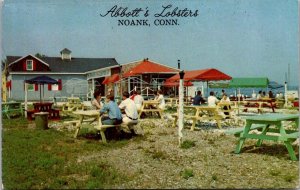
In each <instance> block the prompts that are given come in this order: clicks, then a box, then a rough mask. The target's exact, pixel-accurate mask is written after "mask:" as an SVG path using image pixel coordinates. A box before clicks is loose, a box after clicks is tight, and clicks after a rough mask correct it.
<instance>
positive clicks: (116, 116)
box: [100, 95, 122, 125]
mask: <svg viewBox="0 0 300 190" xmlns="http://www.w3.org/2000/svg"><path fill="white" fill-rule="evenodd" d="M105 101H106V104H104V106H103V107H102V108H101V110H100V115H102V114H104V113H106V112H108V117H102V124H103V125H118V124H121V123H122V113H121V110H120V108H119V107H118V104H117V103H116V102H114V96H112V95H107V96H106V100H105Z"/></svg>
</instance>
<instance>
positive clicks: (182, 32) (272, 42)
mask: <svg viewBox="0 0 300 190" xmlns="http://www.w3.org/2000/svg"><path fill="white" fill-rule="evenodd" d="M115 5H116V6H117V7H118V8H119V7H128V12H129V11H131V10H133V9H136V8H141V9H142V11H141V12H140V13H139V16H138V17H127V18H126V17H112V16H111V15H110V14H109V15H107V16H105V17H101V16H100V14H105V13H106V12H107V11H108V10H110V9H111V8H112V7H113V6H115ZM167 5H172V7H171V8H168V9H167V10H170V11H172V10H173V9H174V8H176V7H178V10H179V9H185V8H186V9H187V10H191V12H192V13H195V11H196V10H197V11H198V12H197V13H198V16H192V17H163V18H162V17H154V14H157V13H160V12H162V10H163V7H162V6H167ZM146 10H148V13H149V16H148V17H145V16H144V13H145V11H146ZM2 13H3V14H2V20H3V22H2V43H3V44H2V50H3V52H2V54H3V56H7V55H15V56H25V55H28V54H36V53H41V54H44V55H47V56H60V53H59V52H60V51H61V50H62V49H63V48H68V49H70V50H71V51H72V57H93V58H102V57H103V58H104V57H109V58H111V57H112V58H116V60H117V61H118V63H120V64H124V63H128V62H132V61H135V60H141V59H144V58H149V59H150V60H153V61H155V62H159V63H162V64H165V65H168V66H172V67H177V60H180V61H181V69H184V70H194V69H207V68H216V69H219V70H220V71H222V72H224V73H226V74H228V75H230V76H232V77H268V78H269V80H273V81H276V82H278V83H281V84H283V83H284V81H285V79H286V75H287V73H288V67H290V75H289V81H290V85H298V83H299V75H298V73H299V64H298V60H299V58H298V56H299V50H298V42H299V39H298V38H299V37H298V33H299V28H298V19H299V17H298V1H297V0H174V1H161V0H159V1H158V0H151V1H150V0H130V1H129V0H123V1H120V0H119V1H115V0H109V1H108V0H99V1H97V0H85V1H81V0H51V1H50V0H26V1H25V0H4V5H3V7H2ZM124 19H128V20H129V21H132V20H134V21H135V20H136V19H147V20H148V23H149V24H150V26H118V20H124ZM156 19H160V20H162V21H161V22H163V21H165V20H166V19H167V20H168V19H173V20H175V19H177V21H176V22H177V24H178V25H171V26H170V25H169V26H166V25H159V26H156V25H155V24H154V21H155V20H156ZM288 65H289V66H288Z"/></svg>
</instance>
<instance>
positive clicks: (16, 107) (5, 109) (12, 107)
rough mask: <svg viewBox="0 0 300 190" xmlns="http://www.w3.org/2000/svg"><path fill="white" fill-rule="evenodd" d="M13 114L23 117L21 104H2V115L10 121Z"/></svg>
mask: <svg viewBox="0 0 300 190" xmlns="http://www.w3.org/2000/svg"><path fill="white" fill-rule="evenodd" d="M11 113H20V114H21V115H22V116H23V108H22V105H21V102H2V114H3V115H5V116H6V117H7V118H8V119H10V114H11Z"/></svg>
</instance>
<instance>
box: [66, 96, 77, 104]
mask: <svg viewBox="0 0 300 190" xmlns="http://www.w3.org/2000/svg"><path fill="white" fill-rule="evenodd" d="M67 100H68V103H70V104H78V103H80V98H79V97H68V98H67Z"/></svg>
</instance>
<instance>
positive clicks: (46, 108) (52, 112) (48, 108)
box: [27, 102, 60, 120]
mask: <svg viewBox="0 0 300 190" xmlns="http://www.w3.org/2000/svg"><path fill="white" fill-rule="evenodd" d="M52 105H53V102H37V103H33V110H27V117H28V119H29V120H32V119H33V115H34V114H35V113H38V112H49V118H50V119H59V118H60V117H59V110H56V109H52Z"/></svg>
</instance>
